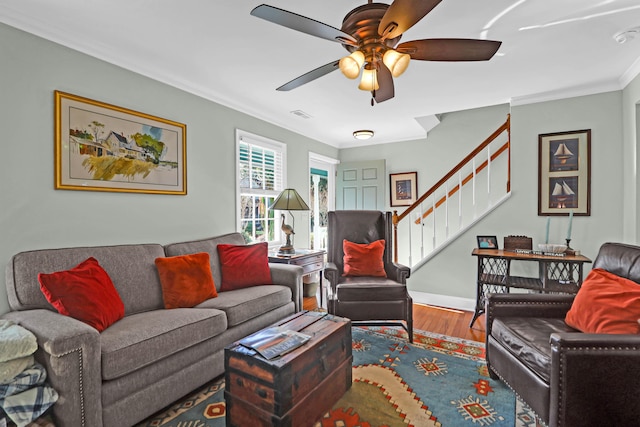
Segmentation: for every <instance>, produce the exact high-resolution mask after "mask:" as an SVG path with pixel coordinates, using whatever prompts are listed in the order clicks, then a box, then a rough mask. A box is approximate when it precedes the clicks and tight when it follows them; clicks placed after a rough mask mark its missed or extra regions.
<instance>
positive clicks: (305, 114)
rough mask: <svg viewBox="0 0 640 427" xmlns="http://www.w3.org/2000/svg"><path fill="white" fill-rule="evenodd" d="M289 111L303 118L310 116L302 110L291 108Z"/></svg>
mask: <svg viewBox="0 0 640 427" xmlns="http://www.w3.org/2000/svg"><path fill="white" fill-rule="evenodd" d="M290 113H291V114H293V115H296V116H298V117H302V118H303V119H310V118H311V116H310V115H309V114H307V113H305V112H304V111H302V110H293V111H290Z"/></svg>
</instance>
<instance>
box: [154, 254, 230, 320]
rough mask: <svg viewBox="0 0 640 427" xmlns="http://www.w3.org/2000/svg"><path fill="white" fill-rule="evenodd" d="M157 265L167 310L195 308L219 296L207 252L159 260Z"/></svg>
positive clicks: (157, 259) (156, 261)
mask: <svg viewBox="0 0 640 427" xmlns="http://www.w3.org/2000/svg"><path fill="white" fill-rule="evenodd" d="M155 263H156V268H157V269H158V275H159V276H160V284H161V285H162V299H163V300H164V308H180V307H193V306H196V305H198V304H200V303H201V302H203V301H206V300H208V299H210V298H215V297H217V296H218V293H217V292H216V286H215V284H214V283H213V275H212V274H211V264H210V263H209V254H208V253H206V252H200V253H196V254H187V255H179V256H172V257H168V258H156V260H155Z"/></svg>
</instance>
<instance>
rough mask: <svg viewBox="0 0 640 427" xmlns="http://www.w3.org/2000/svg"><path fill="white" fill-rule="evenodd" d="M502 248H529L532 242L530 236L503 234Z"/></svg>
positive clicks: (507, 249) (508, 249)
mask: <svg viewBox="0 0 640 427" xmlns="http://www.w3.org/2000/svg"><path fill="white" fill-rule="evenodd" d="M503 248H504V250H505V251H514V250H516V249H527V250H531V249H532V248H533V242H532V240H531V237H527V236H505V237H504V246H503Z"/></svg>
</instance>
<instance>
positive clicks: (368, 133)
mask: <svg viewBox="0 0 640 427" xmlns="http://www.w3.org/2000/svg"><path fill="white" fill-rule="evenodd" d="M353 137H354V138H355V139H359V140H365V139H370V138H372V137H373V131H372V130H368V129H362V130H357V131H355V132H353Z"/></svg>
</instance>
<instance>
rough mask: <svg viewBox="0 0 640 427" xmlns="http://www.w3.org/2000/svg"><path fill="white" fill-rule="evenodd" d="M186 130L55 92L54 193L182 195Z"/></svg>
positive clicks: (181, 125) (78, 97)
mask: <svg viewBox="0 0 640 427" xmlns="http://www.w3.org/2000/svg"><path fill="white" fill-rule="evenodd" d="M186 137H187V128H186V125H184V124H182V123H178V122H174V121H171V120H167V119H162V118H160V117H155V116H151V115H149V114H145V113H140V112H137V111H133V110H128V109H126V108H122V107H117V106H115V105H110V104H105V103H103V102H99V101H94V100H92V99H88V98H83V97H80V96H76V95H71V94H68V93H64V92H60V91H55V188H56V189H60V190H89V191H116V192H131V193H152V194H176V195H184V194H187V182H186V181H187V179H186V178H187V171H186Z"/></svg>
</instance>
